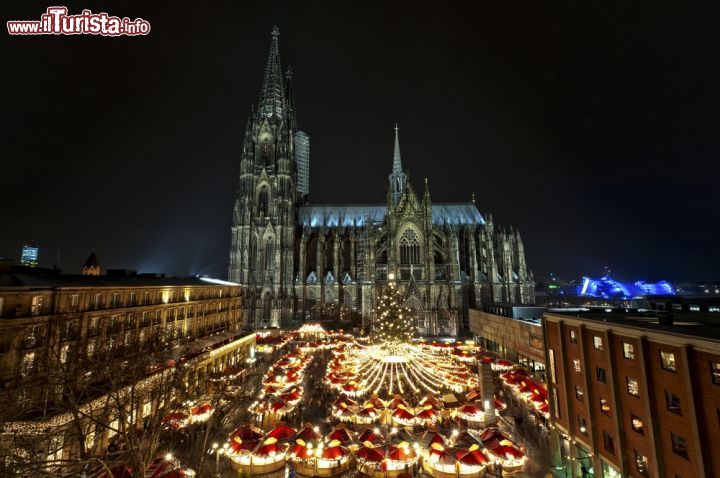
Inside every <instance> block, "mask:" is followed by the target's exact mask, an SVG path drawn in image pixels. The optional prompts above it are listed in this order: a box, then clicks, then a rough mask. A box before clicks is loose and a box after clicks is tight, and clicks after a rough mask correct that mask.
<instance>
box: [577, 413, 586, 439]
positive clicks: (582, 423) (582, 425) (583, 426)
mask: <svg viewBox="0 0 720 478" xmlns="http://www.w3.org/2000/svg"><path fill="white" fill-rule="evenodd" d="M578 430H579V431H580V433H582V434H583V435H587V422H586V421H585V419H584V418H583V417H581V416H580V415H578Z"/></svg>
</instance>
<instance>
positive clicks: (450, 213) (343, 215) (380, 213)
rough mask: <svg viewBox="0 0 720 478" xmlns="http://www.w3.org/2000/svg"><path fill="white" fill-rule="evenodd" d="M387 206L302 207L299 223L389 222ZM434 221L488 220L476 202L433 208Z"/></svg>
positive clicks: (464, 222) (476, 222) (359, 224)
mask: <svg viewBox="0 0 720 478" xmlns="http://www.w3.org/2000/svg"><path fill="white" fill-rule="evenodd" d="M385 214H387V206H386V205H385V204H323V205H313V206H301V207H300V209H299V213H298V224H299V225H301V226H305V227H352V226H357V227H362V226H364V225H365V224H366V223H369V224H373V223H380V222H382V221H383V220H384V219H385ZM432 222H433V224H435V225H437V226H443V225H446V224H454V225H470V224H474V225H482V224H485V220H484V219H483V217H482V215H480V211H478V210H477V208H476V207H475V205H474V204H472V203H462V204H450V203H436V204H433V205H432Z"/></svg>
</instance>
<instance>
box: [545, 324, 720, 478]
mask: <svg viewBox="0 0 720 478" xmlns="http://www.w3.org/2000/svg"><path fill="white" fill-rule="evenodd" d="M633 315H635V317H632V316H633ZM716 320H717V317H716ZM718 322H720V321H716V322H714V323H713V322H712V321H711V322H708V323H705V324H701V323H695V322H692V323H691V322H682V323H681V322H675V323H673V321H672V319H671V318H668V317H666V316H663V315H659V316H658V315H657V314H656V316H654V317H652V316H643V315H642V314H638V313H635V314H633V313H630V314H628V313H626V314H624V315H622V314H617V313H607V314H598V313H593V314H589V315H584V316H583V315H582V314H577V313H573V314H569V313H568V314H561V313H546V314H545V316H544V331H545V341H546V352H547V357H546V361H547V368H548V391H549V400H550V410H551V417H552V422H553V426H554V427H555V432H556V437H557V439H558V442H557V445H558V450H559V451H560V452H561V453H560V456H559V462H560V463H562V464H563V465H564V466H565V467H566V470H568V471H569V472H570V474H571V476H579V475H582V476H586V474H584V473H587V472H589V470H590V469H592V470H593V471H594V476H602V477H619V476H629V477H638V478H641V477H658V478H660V477H662V478H665V477H670V478H680V477H708V478H709V477H711V476H720V456H718V454H717V453H712V450H713V449H714V446H715V443H718V440H720V421H719V420H720V325H719V324H718Z"/></svg>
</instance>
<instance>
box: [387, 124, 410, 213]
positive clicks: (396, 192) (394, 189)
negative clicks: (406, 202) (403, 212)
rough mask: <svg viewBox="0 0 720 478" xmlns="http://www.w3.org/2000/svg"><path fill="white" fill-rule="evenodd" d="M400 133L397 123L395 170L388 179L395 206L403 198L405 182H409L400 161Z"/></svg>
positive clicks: (394, 153)
mask: <svg viewBox="0 0 720 478" xmlns="http://www.w3.org/2000/svg"><path fill="white" fill-rule="evenodd" d="M398 131H399V128H398V125H397V123H395V150H394V151H393V169H392V173H390V176H389V178H388V179H389V181H390V195H391V198H392V203H393V205H395V204H397V203H398V202H400V196H402V193H403V190H404V189H405V182H406V181H407V176H406V175H405V172H404V171H403V168H402V162H401V161H400V137H399V133H398Z"/></svg>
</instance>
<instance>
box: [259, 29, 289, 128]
mask: <svg viewBox="0 0 720 478" xmlns="http://www.w3.org/2000/svg"><path fill="white" fill-rule="evenodd" d="M271 35H272V42H271V43H270V53H269V54H268V60H267V64H266V65H265V79H264V80H263V85H262V90H260V104H259V105H258V112H259V113H260V114H261V115H263V116H273V115H278V116H282V114H283V110H284V108H285V88H284V87H283V77H282V66H281V64H280V49H279V47H278V37H279V36H280V30H278V27H277V25H275V26H273V29H272V33H271Z"/></svg>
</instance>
